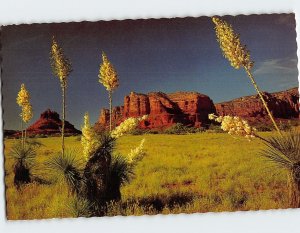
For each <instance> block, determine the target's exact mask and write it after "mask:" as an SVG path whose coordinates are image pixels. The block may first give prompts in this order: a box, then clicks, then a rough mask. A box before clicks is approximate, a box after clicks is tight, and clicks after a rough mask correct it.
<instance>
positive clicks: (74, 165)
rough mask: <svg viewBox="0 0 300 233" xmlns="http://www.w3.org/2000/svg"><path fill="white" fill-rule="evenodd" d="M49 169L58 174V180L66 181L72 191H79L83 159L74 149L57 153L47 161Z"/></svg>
mask: <svg viewBox="0 0 300 233" xmlns="http://www.w3.org/2000/svg"><path fill="white" fill-rule="evenodd" d="M45 165H46V167H47V169H49V170H50V172H52V173H53V174H55V175H56V179H57V182H60V183H61V182H65V183H66V184H67V185H68V187H69V190H70V192H71V193H79V191H80V185H81V180H82V177H81V173H82V172H81V167H82V161H81V160H79V159H77V158H76V154H75V152H74V151H66V153H64V154H61V153H59V154H57V155H55V156H54V157H52V158H51V159H50V160H48V161H46V162H45Z"/></svg>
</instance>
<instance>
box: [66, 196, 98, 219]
mask: <svg viewBox="0 0 300 233" xmlns="http://www.w3.org/2000/svg"><path fill="white" fill-rule="evenodd" d="M68 207H69V209H70V211H71V214H72V216H74V217H91V216H92V214H93V213H92V211H91V207H92V204H91V203H90V202H89V201H88V200H87V199H85V198H82V197H76V196H74V197H73V198H72V199H71V201H70V203H69V204H68Z"/></svg>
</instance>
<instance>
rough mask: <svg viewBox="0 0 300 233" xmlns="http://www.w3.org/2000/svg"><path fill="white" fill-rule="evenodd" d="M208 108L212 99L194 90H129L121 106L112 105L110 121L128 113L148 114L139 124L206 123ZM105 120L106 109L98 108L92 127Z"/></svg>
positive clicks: (115, 121) (124, 117) (133, 115)
mask: <svg viewBox="0 0 300 233" xmlns="http://www.w3.org/2000/svg"><path fill="white" fill-rule="evenodd" d="M212 112H215V107H214V104H213V101H212V100H211V99H210V98H209V97H208V96H206V95H203V94H200V93H196V92H176V93H171V94H165V93H162V92H151V93H149V94H147V95H146V94H138V93H135V92H131V93H130V95H128V96H125V98H124V106H121V107H115V108H114V109H113V121H114V123H115V124H116V125H117V124H119V123H120V122H122V121H123V120H124V119H126V118H128V117H139V116H143V115H149V118H148V119H147V120H146V121H143V122H142V123H141V125H140V127H141V128H164V127H168V126H170V125H172V124H174V123H183V124H185V125H189V126H195V127H200V126H201V125H203V124H206V123H208V114H209V113H212ZM108 121H109V111H108V110H107V109H102V110H101V111H100V116H99V119H98V122H97V123H96V127H101V126H102V127H103V126H105V125H106V126H107V124H108Z"/></svg>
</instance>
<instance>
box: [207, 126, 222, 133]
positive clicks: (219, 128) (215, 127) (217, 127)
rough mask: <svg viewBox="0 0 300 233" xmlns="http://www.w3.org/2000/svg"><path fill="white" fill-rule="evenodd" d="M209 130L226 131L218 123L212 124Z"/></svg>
mask: <svg viewBox="0 0 300 233" xmlns="http://www.w3.org/2000/svg"><path fill="white" fill-rule="evenodd" d="M208 130H209V131H212V132H214V133H224V131H223V130H222V129H221V126H220V125H216V124H210V125H209V127H208Z"/></svg>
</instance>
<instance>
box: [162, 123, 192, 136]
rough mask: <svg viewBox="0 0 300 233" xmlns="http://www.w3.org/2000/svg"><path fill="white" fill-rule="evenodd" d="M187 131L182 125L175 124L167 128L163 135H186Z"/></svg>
mask: <svg viewBox="0 0 300 233" xmlns="http://www.w3.org/2000/svg"><path fill="white" fill-rule="evenodd" d="M188 131H189V129H188V127H187V126H185V125H184V124H182V123H176V124H174V125H172V126H170V127H169V128H167V129H166V130H165V131H164V133H166V134H186V133H188Z"/></svg>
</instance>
